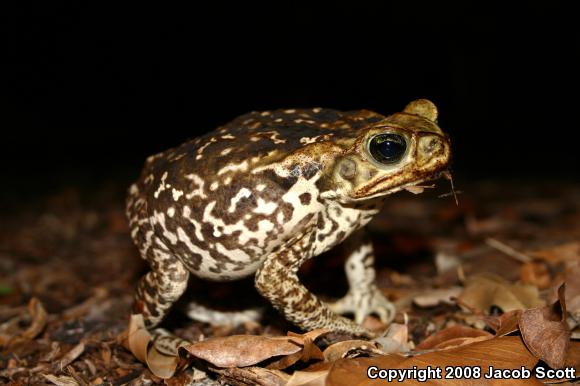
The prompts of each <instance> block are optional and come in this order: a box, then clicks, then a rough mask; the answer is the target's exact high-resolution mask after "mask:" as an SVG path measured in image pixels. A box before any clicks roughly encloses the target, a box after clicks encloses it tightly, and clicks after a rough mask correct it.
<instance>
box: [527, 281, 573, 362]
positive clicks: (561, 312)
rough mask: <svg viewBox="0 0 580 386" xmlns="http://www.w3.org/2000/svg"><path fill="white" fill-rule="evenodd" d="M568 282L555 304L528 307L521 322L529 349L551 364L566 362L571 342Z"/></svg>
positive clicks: (559, 291) (560, 291)
mask: <svg viewBox="0 0 580 386" xmlns="http://www.w3.org/2000/svg"><path fill="white" fill-rule="evenodd" d="M564 291H565V285H562V286H560V288H559V290H558V297H559V299H558V301H557V302H555V303H554V304H552V305H549V306H544V307H538V308H533V309H530V310H525V311H523V312H522V314H521V316H520V321H519V326H520V331H521V333H522V338H523V339H524V342H525V343H526V346H527V347H528V349H529V350H530V351H531V352H532V353H533V354H534V355H535V356H536V357H538V358H539V359H542V360H543V361H544V362H546V363H547V364H548V365H549V366H550V367H552V368H556V369H559V368H561V367H563V366H564V363H565V360H566V353H567V351H568V345H569V342H570V329H569V327H568V323H566V303H565V300H564Z"/></svg>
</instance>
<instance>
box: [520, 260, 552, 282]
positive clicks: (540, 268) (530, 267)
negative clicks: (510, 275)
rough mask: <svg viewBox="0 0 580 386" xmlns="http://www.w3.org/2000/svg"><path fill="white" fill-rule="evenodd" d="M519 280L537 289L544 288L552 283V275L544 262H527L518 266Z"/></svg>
mask: <svg viewBox="0 0 580 386" xmlns="http://www.w3.org/2000/svg"><path fill="white" fill-rule="evenodd" d="M520 280H521V281H522V283H525V284H530V285H533V286H536V287H538V288H539V289H546V288H548V287H550V284H551V283H552V277H551V276H550V272H549V271H548V267H546V265H545V264H544V263H540V262H535V261H533V262H529V263H525V264H523V265H522V266H521V268H520Z"/></svg>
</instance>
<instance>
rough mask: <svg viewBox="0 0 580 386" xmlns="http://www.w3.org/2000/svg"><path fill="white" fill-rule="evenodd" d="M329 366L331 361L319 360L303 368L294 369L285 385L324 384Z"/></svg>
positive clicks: (316, 385) (318, 385) (312, 385)
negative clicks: (299, 369)
mask: <svg viewBox="0 0 580 386" xmlns="http://www.w3.org/2000/svg"><path fill="white" fill-rule="evenodd" d="M331 367H332V363H328V362H319V363H316V364H314V365H312V366H309V367H308V368H306V369H304V370H301V371H295V372H294V373H292V376H291V377H290V379H289V380H288V383H287V384H286V386H325V385H326V376H327V375H328V372H329V371H330V368H331Z"/></svg>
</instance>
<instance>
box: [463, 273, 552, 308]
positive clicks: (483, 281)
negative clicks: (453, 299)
mask: <svg viewBox="0 0 580 386" xmlns="http://www.w3.org/2000/svg"><path fill="white" fill-rule="evenodd" d="M459 300H460V303H464V304H466V305H468V306H469V307H472V308H474V309H476V310H479V311H482V312H486V311H487V310H489V308H490V307H491V306H494V305H495V306H497V307H499V308H501V309H502V310H503V311H504V312H508V311H512V310H518V309H527V308H533V307H538V306H541V305H543V304H544V302H543V301H542V300H541V299H540V294H539V291H538V288H537V287H534V286H532V285H527V284H518V283H516V284H512V283H510V282H508V281H507V280H505V279H503V278H501V277H499V276H496V275H492V274H481V275H476V276H472V277H470V278H468V279H467V281H466V283H465V290H464V291H463V293H462V294H461V295H460V296H459Z"/></svg>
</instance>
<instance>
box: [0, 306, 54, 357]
mask: <svg viewBox="0 0 580 386" xmlns="http://www.w3.org/2000/svg"><path fill="white" fill-rule="evenodd" d="M47 317H48V315H47V313H46V310H45V309H44V307H43V306H42V303H41V302H40V301H39V300H38V299H37V298H34V297H33V298H31V299H30V301H29V302H28V306H27V308H26V312H25V313H22V314H19V315H16V316H14V317H13V318H11V319H9V320H8V321H6V322H4V323H2V324H1V325H0V345H1V346H9V345H12V344H17V343H18V342H21V341H22V340H30V339H34V338H35V337H36V336H38V334H40V333H41V332H42V330H44V327H45V326H46V322H47ZM22 325H27V326H28V327H26V328H23V327H21V326H22Z"/></svg>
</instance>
